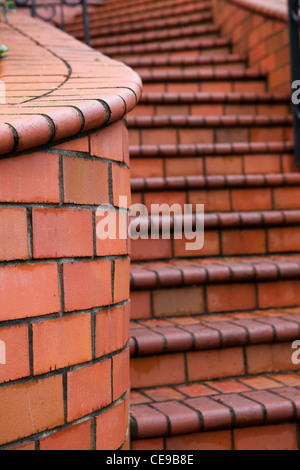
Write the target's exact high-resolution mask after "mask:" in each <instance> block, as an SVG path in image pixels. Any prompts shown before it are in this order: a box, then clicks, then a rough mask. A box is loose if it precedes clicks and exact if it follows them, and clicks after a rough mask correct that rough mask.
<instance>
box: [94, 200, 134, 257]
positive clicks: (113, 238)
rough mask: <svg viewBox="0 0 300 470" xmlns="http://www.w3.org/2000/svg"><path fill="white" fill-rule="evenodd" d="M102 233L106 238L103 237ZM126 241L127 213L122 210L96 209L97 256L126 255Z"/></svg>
mask: <svg viewBox="0 0 300 470" xmlns="http://www.w3.org/2000/svg"><path fill="white" fill-rule="evenodd" d="M104 224H105V225H104ZM108 224H109V225H108ZM103 231H105V233H103ZM104 235H105V236H106V237H107V238H105V239H103V237H104ZM127 243H128V215H127V213H126V212H122V211H116V212H114V211H110V212H108V211H102V209H98V210H97V211H96V253H97V256H109V255H126V254H127V252H128V248H127Z"/></svg>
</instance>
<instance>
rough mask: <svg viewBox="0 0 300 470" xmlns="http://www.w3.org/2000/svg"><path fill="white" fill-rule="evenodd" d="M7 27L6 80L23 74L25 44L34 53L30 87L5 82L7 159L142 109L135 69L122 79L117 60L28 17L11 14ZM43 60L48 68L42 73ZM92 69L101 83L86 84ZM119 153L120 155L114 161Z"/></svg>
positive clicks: (1, 123) (1, 129) (27, 60)
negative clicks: (21, 48)
mask: <svg viewBox="0 0 300 470" xmlns="http://www.w3.org/2000/svg"><path fill="white" fill-rule="evenodd" d="M2 27H3V34H5V36H6V37H7V38H8V40H9V41H10V44H11V51H10V60H8V61H5V63H4V64H2V65H1V74H0V78H1V77H2V78H4V77H14V76H15V75H18V72H19V69H18V44H19V43H20V42H21V41H22V42H23V44H24V50H30V51H31V53H30V55H28V56H26V55H25V56H23V67H26V80H23V81H22V82H24V83H23V84H22V85H20V82H16V81H15V80H16V79H15V80H11V79H6V80H5V85H6V104H5V105H2V106H1V114H0V134H1V149H0V154H1V155H5V154H10V153H15V152H19V151H24V150H29V149H32V148H35V147H40V146H43V145H47V144H52V142H53V141H58V142H61V141H63V139H66V138H69V137H74V136H77V135H78V134H79V133H83V132H87V131H90V130H95V129H98V128H100V127H101V126H106V125H108V124H112V123H114V122H115V121H118V120H120V119H121V118H122V117H123V116H125V115H126V113H127V112H129V111H130V110H132V109H133V108H134V107H135V106H136V104H137V102H138V100H139V98H140V96H141V80H140V77H139V76H138V74H137V73H135V72H133V71H132V70H131V69H130V68H128V67H126V66H124V68H123V69H122V74H121V78H120V66H119V64H117V63H116V62H114V61H112V60H110V59H109V58H107V57H105V56H103V54H100V53H98V52H96V51H93V52H91V50H90V49H89V48H88V47H87V46H86V45H84V44H82V43H80V42H75V41H74V39H73V38H71V37H70V36H68V35H66V34H65V33H63V32H62V31H59V30H56V31H55V41H53V39H52V38H53V26H51V25H49V24H43V23H42V24H40V23H36V22H35V20H33V19H32V18H30V17H29V16H27V15H25V16H24V15H22V13H21V14H17V15H11V16H10V22H9V23H7V24H3V25H2ZM12 45H14V46H13V47H12ZM41 56H42V57H43V61H44V62H43V63H45V64H46V65H45V66H44V68H43V73H42V74H41V69H40V64H39V61H40V57H41ZM37 64H39V65H37ZM24 70H25V69H24ZM53 70H55V74H53ZM86 70H88V76H90V77H93V76H96V77H97V79H96V83H95V81H94V80H92V81H89V82H88V81H87V80H86V78H87V74H86ZM37 77H38V78H37ZM37 84H38V90H40V91H37ZM83 84H84V88H83V86H82V85H83ZM104 147H105V146H104ZM76 150H77V149H76ZM111 150H112V149H111ZM103 151H104V153H105V149H103ZM101 153H102V151H101ZM113 154H114V151H112V153H111V154H110V155H109V158H112V157H113ZM103 156H104V154H103ZM49 187H50V186H49ZM48 190H49V189H48Z"/></svg>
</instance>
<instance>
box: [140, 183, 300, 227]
mask: <svg viewBox="0 0 300 470" xmlns="http://www.w3.org/2000/svg"><path fill="white" fill-rule="evenodd" d="M299 179H300V177H299ZM131 218H132V219H134V218H135V217H131ZM139 220H140V221H141V222H140V223H141V227H144V228H146V229H148V228H150V227H151V224H152V223H154V224H156V225H157V226H158V227H159V230H160V231H161V230H162V227H163V225H164V221H166V220H167V221H168V222H169V224H170V229H171V231H173V230H174V221H175V220H176V224H177V225H178V224H179V226H180V225H183V224H184V223H186V222H188V221H189V222H190V221H191V222H192V224H191V227H192V228H193V229H194V228H195V220H196V216H195V214H192V215H190V214H189V215H182V216H181V215H179V216H177V217H176V216H174V215H173V214H172V215H170V216H169V215H167V214H160V215H157V214H154V215H149V216H148V217H146V216H145V217H143V218H139ZM299 224H300V210H287V211H280V210H278V211H277V210H274V211H253V212H238V211H236V212H227V213H207V214H204V227H205V229H206V230H210V229H236V230H238V229H242V228H250V227H251V228H254V227H256V228H257V227H281V226H288V227H290V226H293V225H297V226H298V225H299Z"/></svg>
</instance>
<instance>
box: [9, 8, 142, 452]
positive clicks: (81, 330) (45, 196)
mask: <svg viewBox="0 0 300 470" xmlns="http://www.w3.org/2000/svg"><path fill="white" fill-rule="evenodd" d="M3 28H4V29H5V32H6V33H7V36H9V39H10V41H11V44H12V47H11V56H10V59H11V61H8V62H5V64H4V66H3V68H1V75H2V74H3V75H9V76H15V77H16V79H17V78H18V76H17V74H18V70H17V69H16V65H15V61H14V60H15V59H14V57H15V56H16V55H17V54H18V47H17V46H13V44H17V43H18V41H19V36H21V35H24V36H22V41H23V43H24V47H25V48H27V49H28V50H30V51H31V54H30V57H29V56H28V58H26V57H24V63H25V64H26V66H27V70H28V71H29V67H30V71H29V72H28V76H27V81H28V83H27V85H28V87H25V86H24V87H21V88H20V86H19V85H18V88H16V87H15V83H14V81H12V82H10V81H8V83H7V95H8V100H9V105H7V106H2V107H1V116H0V121H2V123H0V135H1V145H0V153H1V154H2V155H3V158H2V159H1V162H0V166H1V169H0V174H1V176H0V188H1V189H0V242H1V243H0V246H1V248H0V278H1V283H0V284H1V287H0V303H1V313H0V340H1V341H4V342H5V349H6V358H5V359H6V364H1V365H0V401H1V405H0V408H1V410H0V413H1V424H0V448H1V449H20V450H26V449H28V450H34V449H36V450H93V449H94V450H96V449H99V450H101V449H102V450H103V449H112V450H116V449H121V448H124V449H125V448H128V435H129V432H128V416H129V407H128V400H129V320H130V318H129V317H130V314H129V312H130V302H129V256H128V243H127V239H125V240H121V239H120V238H119V236H118V234H117V239H116V240H114V243H111V242H110V240H100V239H99V237H98V234H97V228H98V224H99V223H100V222H101V217H102V215H101V213H99V211H98V206H100V205H104V207H106V208H108V206H110V207H109V209H110V211H113V212H114V214H116V216H117V217H118V218H119V225H120V224H121V223H122V224H123V223H125V222H127V205H125V206H124V205H122V204H119V197H120V196H123V197H126V198H127V199H128V204H130V180H129V172H130V170H129V152H128V131H127V126H126V122H125V121H124V120H123V119H122V118H123V115H124V114H125V113H126V112H127V111H129V110H130V109H131V108H132V107H133V106H134V105H135V103H136V101H137V99H138V98H139V94H140V81H139V78H138V76H137V75H136V74H135V73H134V72H132V71H130V69H128V68H126V67H125V66H124V73H123V74H122V80H121V81H122V84H121V83H119V85H120V87H118V78H117V73H118V74H119V71H120V64H118V66H116V65H115V63H114V62H112V61H110V60H109V59H108V58H106V57H104V56H102V55H101V54H98V53H96V52H95V53H94V52H93V51H92V50H89V53H88V54H87V48H86V46H84V45H83V44H82V45H81V44H80V43H78V42H74V40H73V39H72V38H71V37H70V36H67V35H65V34H63V33H61V32H59V31H58V30H57V31H55V34H54V40H53V29H52V27H51V26H49V25H44V24H43V23H40V22H36V21H34V20H32V19H31V18H27V17H24V18H23V17H22V18H21V17H20V16H19V15H16V16H14V17H12V23H10V24H7V25H3ZM15 28H19V29H18V31H17V29H15ZM26 35H27V36H26ZM37 38H39V44H40V45H39V46H38V43H35V42H34V41H35V40H36V39H37ZM49 38H51V40H53V42H51V44H53V46H51V47H52V49H51V52H52V54H51V52H50V50H48V49H47V50H46V49H45V47H44V46H48V45H49ZM25 43H26V44H25ZM62 44H63V46H64V47H63V50H62V48H61V46H62ZM49 47H50V46H49ZM56 52H57V55H53V53H54V54H55V53H56ZM41 54H44V55H43V60H45V62H46V65H45V68H44V70H45V72H44V75H40V72H39V73H38V74H37V66H36V65H34V61H35V60H39V62H40V63H41V61H42V59H41V58H40V57H41ZM59 54H63V55H64V58H65V62H62V61H60V59H59V57H60V55H59ZM58 56H59V57H58ZM84 58H85V60H84V61H83V62H84V63H82V66H80V67H82V68H81V69H80V70H81V71H80V70H79V65H78V64H79V63H80V62H82V60H83V59H84ZM69 60H70V61H71V62H70V64H71V65H72V74H73V75H72V74H71V75H70V76H67V75H68V74H67V71H68V70H67V68H66V66H67V64H68V61H69ZM47 61H48V62H47ZM98 61H99V62H100V64H98V66H100V65H101V70H102V73H103V75H102V77H101V78H100V77H99V73H98V72H97V77H98V78H97V80H98V81H99V84H97V86H99V89H98V92H96V91H95V90H94V89H93V88H92V85H91V87H90V88H88V87H87V88H86V90H85V92H86V93H85V92H84V91H82V93H83V95H84V96H83V95H82V96H81V95H80V94H79V95H78V93H77V92H76V94H77V97H76V98H75V96H74V99H73V100H72V101H70V95H72V94H73V93H74V90H76V86H78V87H79V88H82V87H81V83H82V79H83V78H84V80H85V82H86V80H89V75H86V70H88V74H90V75H91V76H93V73H94V72H95V71H96V67H97V62H98ZM87 64H90V66H88V65H87ZM40 67H41V65H39V70H40ZM48 69H51V72H50V75H48V73H49V72H48ZM53 70H55V71H56V72H55V73H56V75H55V76H52V75H51V74H53ZM114 73H115V75H114ZM113 75H114V77H115V78H113V77H112V76H113ZM37 76H38V78H39V80H38V81H39V82H40V83H39V88H41V89H42V88H45V89H47V86H49V87H51V89H52V88H55V87H57V88H56V89H55V90H52V91H51V93H49V94H48V95H47V96H40V97H38V96H33V95H34V93H36V91H34V90H35V88H36V86H37V84H36V81H37V78H36V77H37ZM75 76H76V79H75ZM108 76H109V77H110V82H109V88H105V87H106V86H108V82H107V77H108ZM49 77H51V78H49ZM66 77H67V80H66ZM43 80H44V82H45V83H46V85H43V83H44V82H43ZM131 80H133V81H132V82H131ZM92 82H93V83H94V86H95V85H96V84H95V80H94V79H93V80H92ZM112 84H113V86H114V87H118V91H116V88H111V86H112ZM64 86H66V88H64ZM23 88H24V89H23ZM25 88H26V93H28V94H29V95H30V96H28V97H27V98H33V99H34V103H35V104H34V106H35V107H34V108H32V107H30V108H29V107H27V104H26V103H25V104H23V105H22V107H21V106H20V107H19V108H18V106H19V105H21V102H22V99H23V100H24V99H25V95H24V96H21V95H22V93H23V94H24V93H25ZM16 89H17V90H18V92H21V93H19V94H18V96H16V93H15V91H16ZM101 89H102V91H100V92H99V90H101ZM99 93H100V94H99ZM100 95H101V96H100ZM78 99H79V100H80V101H77V100H78ZM49 105H50V107H49ZM28 106H32V103H31V102H30V104H29V105H28ZM24 110H25V111H24ZM28 110H30V111H29V117H28V115H27V113H28ZM22 113H25V115H26V118H25V119H24V116H23V114H22ZM31 113H32V115H31V116H30V114H31ZM3 121H5V122H8V123H9V124H4V122H3ZM49 123H50V125H49ZM29 129H30V131H29ZM73 136H74V137H73ZM12 137H13V138H12ZM37 146H38V147H40V148H39V149H36V148H35V147H37ZM21 150H23V152H22V153H19V151H21ZM25 150H26V151H25Z"/></svg>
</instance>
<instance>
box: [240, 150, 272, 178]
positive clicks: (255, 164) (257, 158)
mask: <svg viewBox="0 0 300 470" xmlns="http://www.w3.org/2000/svg"><path fill="white" fill-rule="evenodd" d="M244 167H245V173H246V174H268V173H280V156H279V155H245V156H244Z"/></svg>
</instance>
